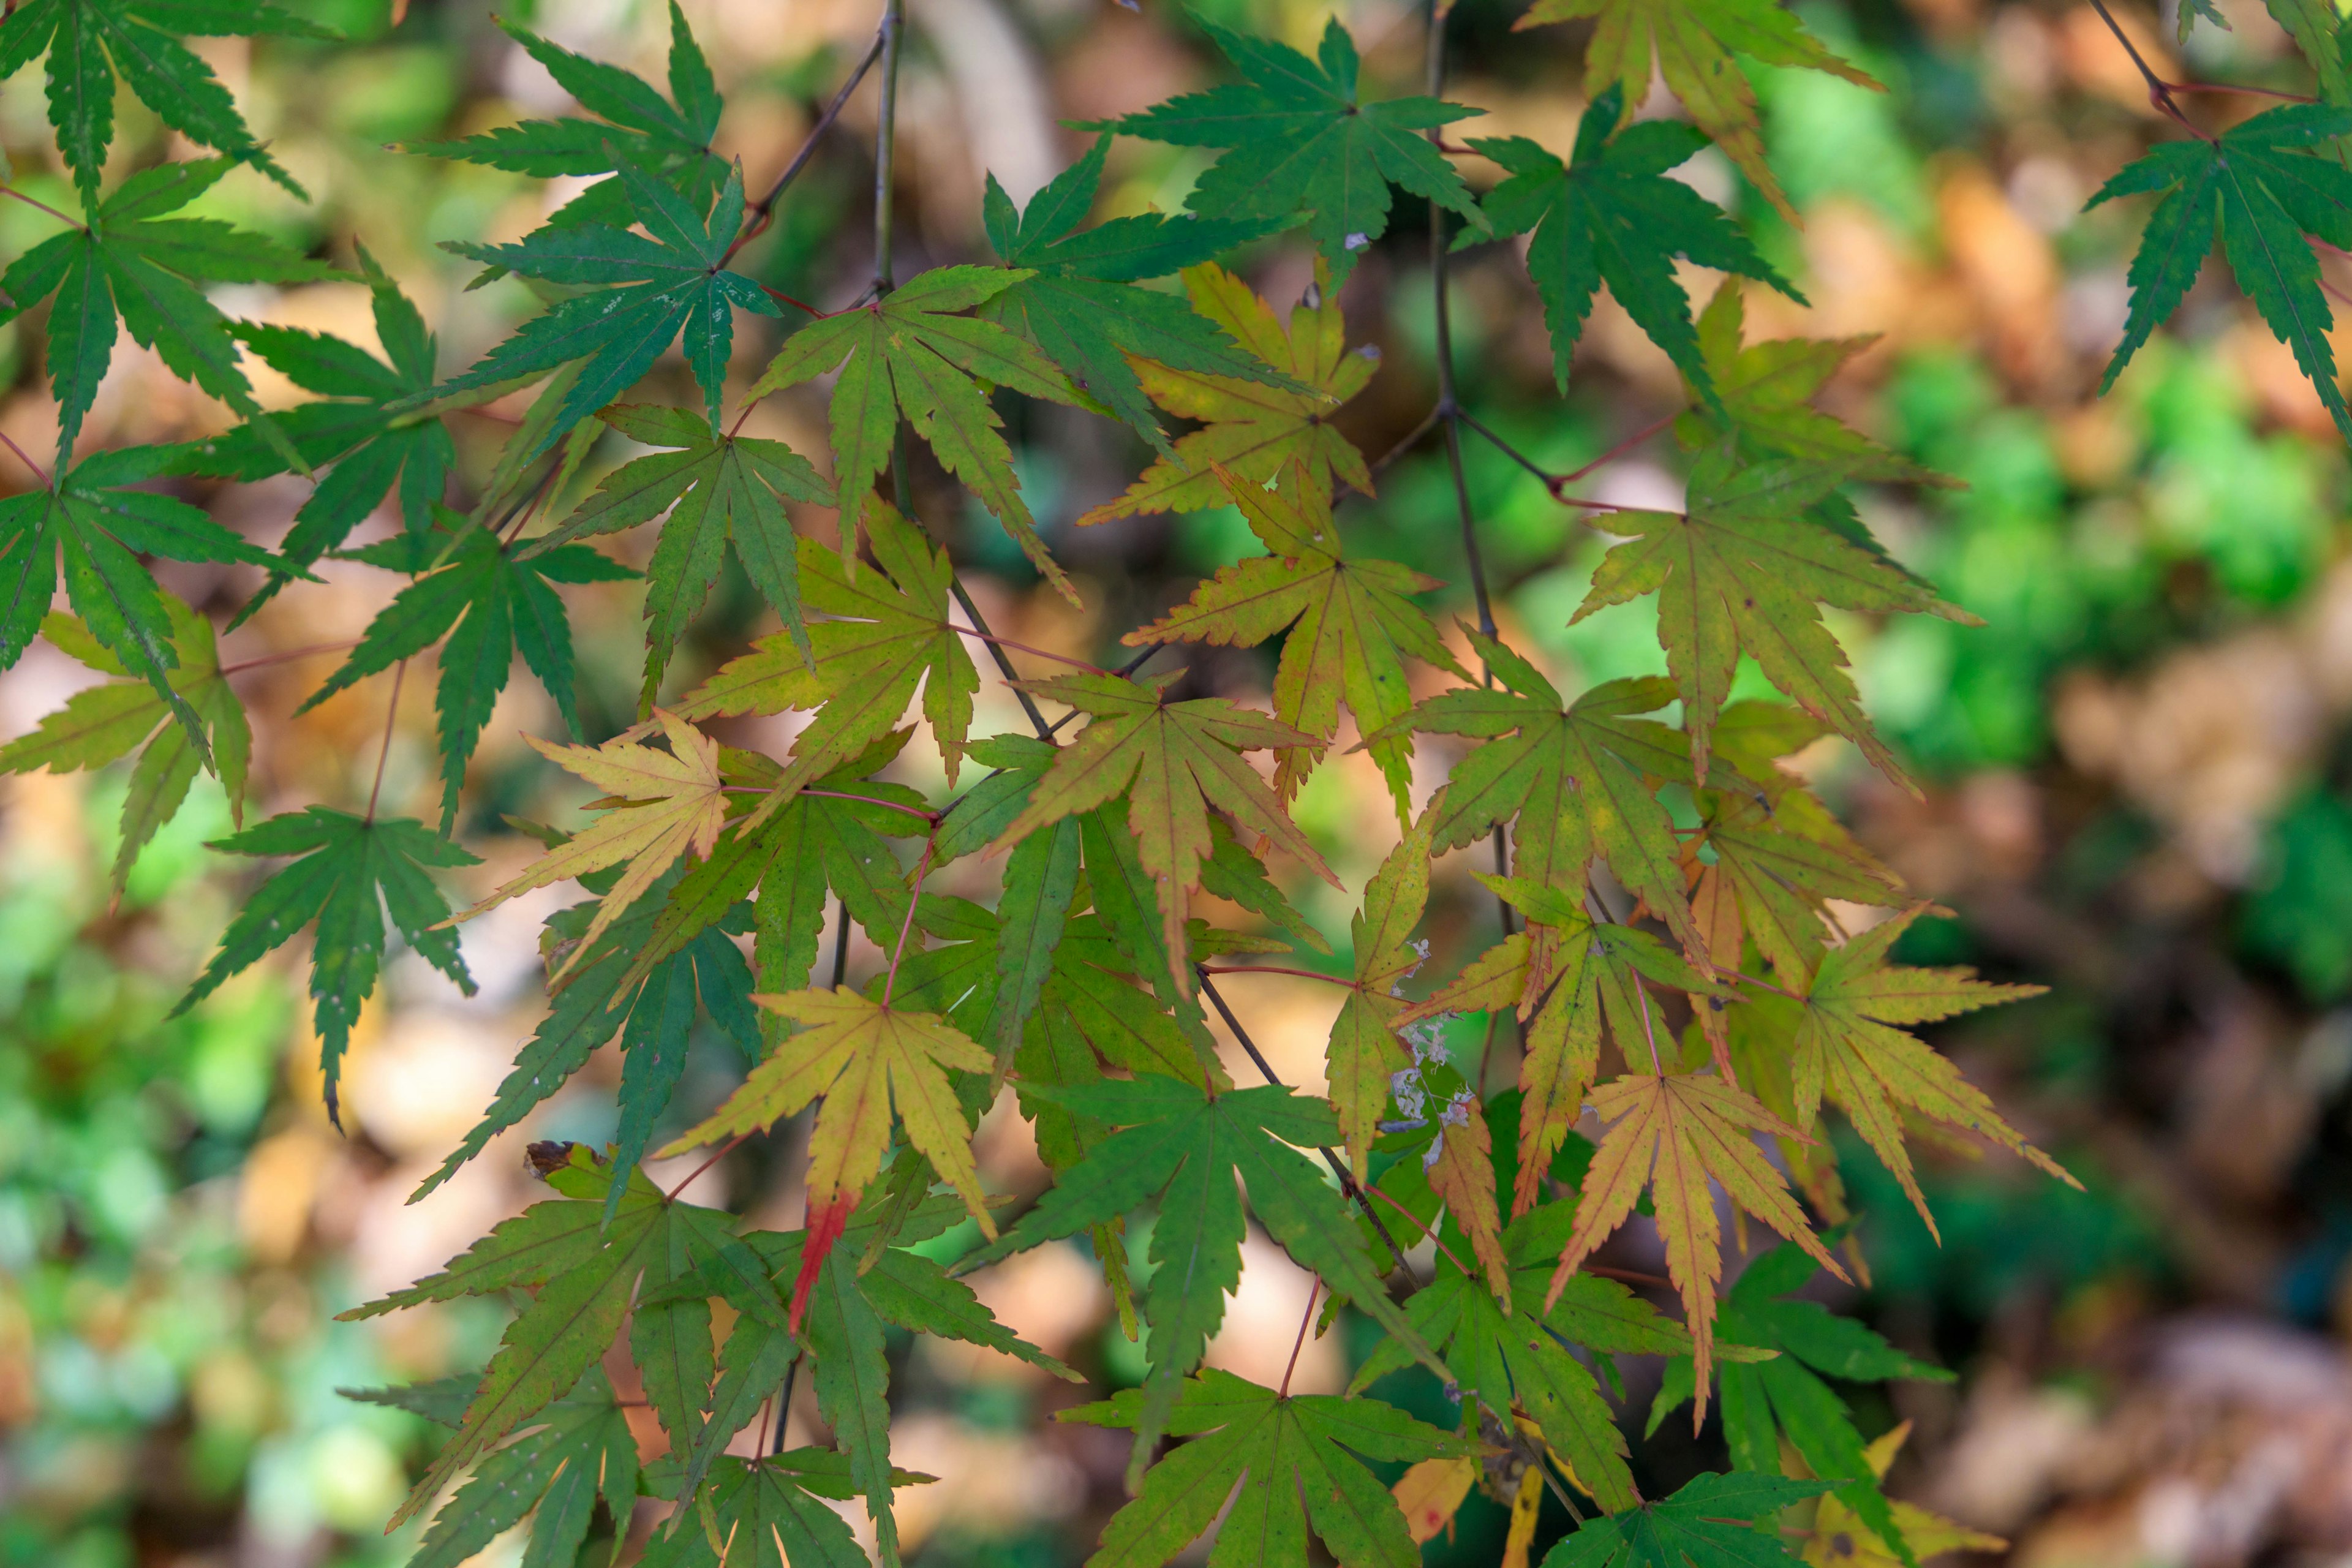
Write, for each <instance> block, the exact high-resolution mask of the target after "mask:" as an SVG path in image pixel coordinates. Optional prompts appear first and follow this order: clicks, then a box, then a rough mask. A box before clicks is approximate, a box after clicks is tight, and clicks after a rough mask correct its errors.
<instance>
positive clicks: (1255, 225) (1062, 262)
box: [982, 135, 1299, 453]
mask: <svg viewBox="0 0 2352 1568" xmlns="http://www.w3.org/2000/svg"><path fill="white" fill-rule="evenodd" d="M1110 141H1111V139H1110V137H1109V136H1108V135H1104V136H1100V137H1097V139H1096V141H1095V144H1094V146H1093V148H1092V149H1091V150H1089V151H1088V152H1087V155H1086V156H1085V157H1083V158H1081V159H1079V160H1078V161H1077V162H1076V163H1073V164H1071V165H1070V166H1069V167H1068V168H1066V169H1065V170H1063V171H1062V172H1061V173H1060V174H1056V175H1055V177H1054V178H1053V180H1052V181H1050V182H1049V183H1048V184H1046V185H1045V188H1044V189H1042V190H1040V191H1039V192H1038V193H1037V194H1036V195H1034V196H1032V197H1030V198H1029V205H1028V206H1027V207H1026V208H1024V209H1023V210H1022V211H1020V212H1018V213H1016V212H1015V211H1014V210H1013V198H1012V197H1010V196H1008V195H1005V194H1004V188H1003V186H1001V185H999V184H997V183H996V176H995V175H993V174H991V175H990V176H989V177H988V189H987V193H986V196H985V199H984V201H983V203H982V216H983V217H984V219H985V220H986V223H987V227H988V239H989V243H990V244H991V245H992V246H993V247H995V249H996V254H997V255H998V256H999V257H1001V258H1003V261H1004V263H1005V265H1006V266H1008V267H1017V268H1022V269H1024V270H1025V271H1027V272H1028V273H1029V274H1030V276H1029V277H1027V278H1025V279H1023V280H1022V281H1020V282H1018V283H1015V284H1014V285H1013V287H1012V288H1010V289H1005V290H1004V291H1003V293H1001V294H998V295H997V296H996V297H995V298H994V299H992V300H989V301H988V302H987V303H986V304H985V305H984V306H983V307H982V312H983V313H984V314H985V315H987V316H988V317H990V318H991V319H992V320H994V321H1001V322H1003V324H1004V325H1006V326H1008V327H1010V328H1012V329H1013V331H1017V332H1019V333H1021V334H1022V336H1024V337H1025V338H1027V339H1028V340H1029V341H1030V342H1034V343H1035V344H1036V345H1037V346H1038V347H1039V348H1040V349H1043V350H1044V351H1045V354H1046V356H1047V357H1048V358H1050V359H1052V360H1053V362H1054V363H1055V364H1057V365H1059V366H1061V367H1062V369H1063V370H1064V371H1066V372H1067V373H1068V374H1069V377H1070V379H1071V381H1072V382H1074V383H1076V384H1077V385H1078V386H1080V387H1082V388H1084V389H1085V390H1086V392H1087V395H1090V396H1092V397H1094V398H1095V399H1096V400H1097V402H1099V403H1101V404H1102V405H1103V406H1104V407H1105V408H1107V409H1108V410H1109V411H1110V412H1111V413H1112V414H1113V415H1115V416H1117V417H1118V418H1120V419H1124V420H1125V421H1127V423H1128V424H1129V425H1130V426H1133V427H1134V428H1135V430H1136V433H1137V434H1139V435H1140V436H1141V437H1143V438H1144V439H1145V440H1147V441H1149V442H1150V443H1151V444H1152V445H1153V446H1154V447H1158V448H1159V449H1160V451H1161V452H1162V453H1169V452H1171V451H1172V450H1173V448H1172V447H1170V445H1169V442H1168V436H1167V433H1166V432H1165V431H1164V430H1162V429H1161V428H1160V420H1159V418H1158V417H1157V416H1155V415H1154V414H1153V413H1152V411H1151V405H1150V401H1149V400H1148V399H1147V398H1146V397H1145V396H1144V392H1143V386H1142V384H1141V383H1140V382H1139V381H1137V380H1136V374H1135V370H1134V367H1133V366H1132V365H1130V364H1129V356H1130V355H1132V356H1134V357H1135V358H1137V359H1142V360H1150V361H1151V362H1153V363H1157V364H1161V365H1166V366H1169V367H1171V368H1174V369H1177V370H1183V371H1191V372H1192V373H1194V374H1202V375H1224V376H1232V377H1234V378H1237V379H1239V380H1243V381H1255V382H1262V383H1264V384H1266V385H1269V386H1286V387H1289V388H1291V389H1292V390H1299V388H1298V386H1297V383H1295V382H1292V381H1290V380H1289V378H1287V377H1286V376H1284V375H1282V374H1278V373H1277V372H1276V371H1274V370H1272V369H1270V368H1269V367H1268V366H1267V365H1266V364H1265V363H1264V362H1262V361H1261V360H1259V359H1258V358H1257V357H1256V356H1255V354H1252V353H1248V352H1246V351H1245V350H1244V349H1243V348H1242V347H1241V346H1240V345H1239V344H1238V343H1236V342H1234V339H1233V337H1232V336H1231V334H1229V333H1227V332H1226V331H1224V330H1223V328H1221V327H1220V326H1219V325H1218V324H1217V323H1216V322H1214V321H1210V320H1208V319H1207V318H1206V317H1204V316H1202V315H1200V314H1198V313H1197V312H1195V311H1193V310H1191V309H1189V308H1188V307H1187V306H1186V304H1185V302H1184V301H1183V300H1181V299H1180V298H1177V297H1176V296H1174V295H1171V294H1162V293H1160V292H1158V291H1156V290H1154V289H1138V288H1135V287H1133V285H1134V283H1135V282H1136V280H1137V279H1143V278H1161V277H1165V276H1167V275H1168V274H1169V273H1171V272H1180V271H1181V270H1183V269H1184V268H1187V267H1192V266H1196V265H1198V264H1199V263H1201V262H1203V261H1206V260H1208V259H1209V258H1212V257H1213V256H1216V255H1218V254H1220V253H1222V252H1223V251H1226V250H1230V249H1232V248H1233V247H1234V246H1236V245H1239V244H1242V243H1243V242H1244V241H1245V240H1250V239H1255V238H1256V237H1258V236H1259V235H1260V234H1263V233H1264V232H1265V229H1266V227H1267V225H1266V224H1265V223H1263V222H1237V221H1233V220H1226V219H1218V218H1203V217H1198V216H1193V215H1192V214H1189V213H1188V214H1185V215H1184V216H1180V217H1168V216H1162V215H1160V214H1158V213H1150V214H1146V215H1143V216H1136V217H1121V218H1113V219H1111V220H1110V221H1109V222H1108V223H1104V224H1097V225H1096V226H1094V227H1092V228H1089V229H1087V230H1086V231H1085V232H1084V233H1077V232H1074V231H1075V230H1076V228H1077V226H1078V224H1079V223H1080V221H1081V220H1083V219H1084V218H1085V217H1086V216H1087V212H1088V211H1089V210H1090V209H1091V208H1092V207H1093V205H1094V201H1095V192H1096V190H1097V187H1099V186H1100V184H1101V183H1102V172H1103V160H1104V158H1105V157H1106V156H1107V155H1108V152H1109V150H1110Z"/></svg>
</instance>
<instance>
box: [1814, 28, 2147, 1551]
mask: <svg viewBox="0 0 2352 1568" xmlns="http://www.w3.org/2000/svg"><path fill="white" fill-rule="evenodd" d="M2182 15H2183V16H2186V15H2188V8H2187V7H2184V8H2183V11H2182ZM1909 1436H1911V1423H1910V1422H1908V1421H1905V1422H1903V1423H1901V1424H1899V1425H1898V1426H1895V1428H1894V1430H1892V1431H1890V1432H1887V1433H1885V1434H1884V1435H1883V1436H1879V1437H1878V1438H1876V1439H1875V1440H1874V1441H1873V1442H1872V1443H1871V1444H1870V1445H1869V1446H1868V1447H1865V1448H1864V1449H1863V1451H1862V1452H1863V1458H1864V1460H1865V1461H1866V1462H1867V1463H1868V1464H1869V1466H1870V1468H1871V1471H1872V1473H1873V1474H1874V1475H1875V1476H1877V1477H1878V1478H1879V1479H1881V1480H1884V1479H1885V1478H1886V1471H1887V1468H1888V1467H1890V1466H1892V1465H1893V1464H1894V1463H1895V1455H1896V1454H1898V1453H1900V1452H1901V1451H1902V1448H1903V1443H1904V1439H1906V1438H1907V1437H1909ZM1887 1507H1888V1511H1889V1512H1890V1513H1892V1514H1893V1516H1894V1519H1895V1526H1896V1528H1897V1529H1898V1530H1899V1531H1901V1532H1902V1533H1901V1539H1902V1540H1903V1541H1904V1542H1907V1543H1908V1545H1909V1547H1910V1550H1911V1551H1912V1552H1913V1553H1914V1554H1916V1556H1917V1557H1919V1558H1921V1559H1926V1558H1929V1557H1940V1556H1942V1555H1943V1554H1944V1553H1945V1552H2006V1551H2008V1550H2009V1542H2006V1541H2004V1540H2002V1539H2001V1538H2000V1536H1998V1535H1988V1534H1986V1533H1985V1532H1984V1531H1981V1530H1970V1529H1969V1527H1968V1526H1966V1525H1964V1524H1956V1523H1954V1522H1953V1521H1950V1520H1948V1519H1946V1518H1944V1517H1943V1516H1942V1515H1941V1514H1936V1513H1930V1512H1928V1511H1927V1510H1926V1509H1924V1508H1921V1507H1920V1506H1919V1505H1918V1504H1917V1503H1914V1502H1900V1501H1897V1502H1891V1503H1889V1504H1888V1505H1887ZM1805 1561H1806V1562H1807V1563H1811V1565H1812V1568H1894V1565H1895V1563H1898V1562H1900V1561H1902V1559H1900V1558H1898V1557H1897V1556H1896V1555H1895V1552H1893V1551H1892V1550H1890V1549H1889V1548H1888V1546H1887V1544H1886V1542H1885V1539H1884V1538H1883V1537H1881V1536H1880V1535H1879V1534H1878V1532H1877V1531H1874V1530H1872V1529H1871V1528H1870V1526H1869V1525H1867V1524H1865V1523H1864V1522H1863V1521H1862V1520H1861V1519H1860V1518H1858V1517H1857V1516H1856V1514H1855V1512H1854V1510H1853V1509H1852V1508H1850V1507H1849V1506H1847V1504H1846V1503H1845V1501H1844V1500H1843V1499H1842V1498H1840V1497H1839V1496H1837V1495H1836V1494H1834V1493H1832V1495H1830V1496H1828V1497H1825V1498H1823V1499H1822V1502H1821V1507H1820V1509H1819V1510H1817V1511H1816V1512H1815V1513H1814V1515H1813V1534H1812V1539H1811V1541H1808V1542H1806V1543H1805Z"/></svg>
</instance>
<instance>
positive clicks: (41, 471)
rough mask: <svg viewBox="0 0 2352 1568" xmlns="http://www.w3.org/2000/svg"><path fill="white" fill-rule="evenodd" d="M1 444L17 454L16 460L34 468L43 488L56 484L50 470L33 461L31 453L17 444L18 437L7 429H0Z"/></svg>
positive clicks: (52, 486) (49, 487) (51, 487)
mask: <svg viewBox="0 0 2352 1568" xmlns="http://www.w3.org/2000/svg"><path fill="white" fill-rule="evenodd" d="M0 444H5V446H6V447H7V448H8V450H10V451H12V452H14V453H16V460H17V461H18V462H20V463H22V464H24V465H25V467H26V468H30V469H32V470H33V477H34V478H35V479H39V480H40V481H41V488H42V489H53V488H54V487H55V486H56V484H57V481H56V480H55V479H50V478H49V470H48V469H47V468H43V467H41V465H40V464H38V463H37V462H35V461H33V459H32V457H31V456H30V454H28V453H27V452H26V450H25V448H24V447H19V446H18V445H16V437H13V436H11V435H9V434H8V432H6V431H5V430H0Z"/></svg>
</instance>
